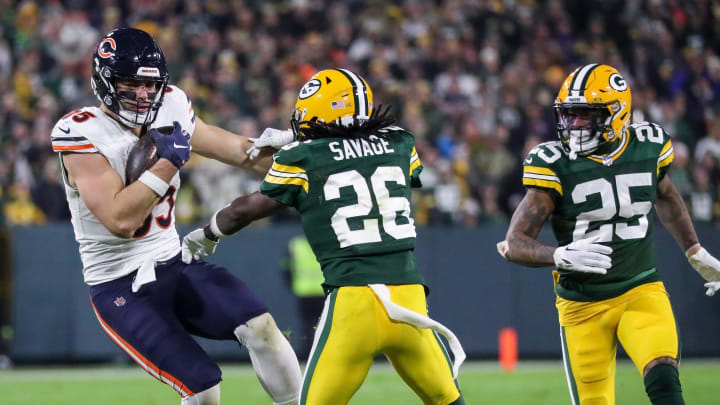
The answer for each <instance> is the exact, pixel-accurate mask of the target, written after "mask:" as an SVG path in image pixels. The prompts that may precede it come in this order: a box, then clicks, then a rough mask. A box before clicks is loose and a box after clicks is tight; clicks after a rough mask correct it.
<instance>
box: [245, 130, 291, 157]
mask: <svg viewBox="0 0 720 405" xmlns="http://www.w3.org/2000/svg"><path fill="white" fill-rule="evenodd" d="M248 140H249V141H250V142H252V143H253V146H251V147H250V148H249V149H248V150H247V154H248V155H250V160H253V159H255V158H256V157H258V155H259V154H260V149H262V148H267V147H270V148H273V149H280V148H282V147H283V146H285V145H287V144H289V143H291V142H293V141H294V140H295V135H293V133H292V131H291V130H289V129H286V130H280V129H275V128H265V130H264V131H263V133H262V134H260V137H258V138H250V139H248Z"/></svg>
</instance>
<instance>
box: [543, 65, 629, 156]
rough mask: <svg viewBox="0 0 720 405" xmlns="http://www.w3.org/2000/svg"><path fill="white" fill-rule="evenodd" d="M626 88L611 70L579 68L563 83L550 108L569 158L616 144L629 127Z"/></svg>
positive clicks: (616, 72)
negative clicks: (611, 143)
mask: <svg viewBox="0 0 720 405" xmlns="http://www.w3.org/2000/svg"><path fill="white" fill-rule="evenodd" d="M631 102H632V96H631V94H630V86H628V84H627V82H626V81H625V78H623V77H622V75H621V74H620V72H618V71H617V69H615V68H614V67H612V66H608V65H601V64H598V63H592V64H589V65H584V66H580V67H579V68H577V69H575V71H574V72H572V73H571V74H570V76H568V77H567V78H566V79H565V82H564V83H563V85H562V87H561V88H560V92H559V93H558V96H557V98H556V99H555V104H553V107H554V109H555V115H556V118H557V133H558V136H559V137H560V141H561V142H562V144H563V147H565V149H566V150H567V151H568V152H569V153H570V158H571V159H575V158H576V157H577V156H578V155H579V156H587V155H589V154H591V153H593V152H595V151H596V150H597V149H598V148H599V147H600V146H602V145H603V144H605V143H608V142H614V141H615V140H617V139H618V138H619V137H620V136H621V134H622V133H623V131H624V130H625V128H626V127H627V126H628V124H629V123H630V107H631Z"/></svg>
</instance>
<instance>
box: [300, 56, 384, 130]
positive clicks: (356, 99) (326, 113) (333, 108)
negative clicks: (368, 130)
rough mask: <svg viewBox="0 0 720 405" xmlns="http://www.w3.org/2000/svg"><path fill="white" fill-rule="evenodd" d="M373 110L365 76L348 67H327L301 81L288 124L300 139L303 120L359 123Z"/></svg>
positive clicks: (341, 124) (303, 124)
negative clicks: (307, 79) (301, 85)
mask: <svg viewBox="0 0 720 405" xmlns="http://www.w3.org/2000/svg"><path fill="white" fill-rule="evenodd" d="M372 111H373V93H372V90H371V89H370V86H368V84H367V82H366V81H365V79H363V78H362V77H361V76H360V75H358V74H357V73H354V72H352V71H350V70H347V69H326V70H322V71H320V72H318V73H316V74H315V75H314V76H313V77H312V78H310V80H309V81H308V82H307V83H305V85H303V87H302V88H301V89H300V94H298V99H297V102H296V103H295V111H294V112H293V116H292V119H291V120H290V124H291V126H292V130H293V133H294V134H295V139H300V138H301V136H302V134H301V128H304V127H307V124H306V122H308V121H311V122H316V123H325V124H336V125H339V126H343V127H347V126H350V125H353V124H356V123H362V122H364V121H367V120H368V119H369V118H370V115H371V114H372Z"/></svg>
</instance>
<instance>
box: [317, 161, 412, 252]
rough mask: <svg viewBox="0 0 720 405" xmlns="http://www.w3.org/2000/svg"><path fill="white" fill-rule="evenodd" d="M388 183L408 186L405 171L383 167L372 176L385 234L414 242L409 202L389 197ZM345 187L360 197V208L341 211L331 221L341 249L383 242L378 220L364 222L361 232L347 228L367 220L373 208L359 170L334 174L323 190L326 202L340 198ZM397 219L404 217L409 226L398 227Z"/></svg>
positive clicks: (401, 198)
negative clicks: (351, 222) (350, 221)
mask: <svg viewBox="0 0 720 405" xmlns="http://www.w3.org/2000/svg"><path fill="white" fill-rule="evenodd" d="M388 182H393V183H397V184H401V185H403V186H404V185H406V182H405V175H404V173H403V170H402V169H401V168H400V167H398V166H380V167H378V168H377V169H376V170H375V172H374V173H373V175H372V176H370V185H371V186H372V192H373V194H374V195H375V200H376V201H377V206H378V210H379V211H380V215H381V216H382V221H383V223H382V224H383V230H384V231H385V233H386V234H388V235H390V236H391V237H392V238H394V239H404V238H414V237H415V225H414V221H413V219H412V218H411V217H410V201H408V199H407V198H405V197H390V191H388V189H387V186H386V185H385V184H386V183H388ZM342 187H352V188H353V190H354V191H355V194H357V204H352V205H347V206H344V207H340V208H338V209H337V210H336V211H335V213H334V214H333V216H332V218H331V219H330V222H331V226H332V228H333V230H334V231H335V235H336V236H337V239H338V242H339V243H340V247H341V248H344V247H348V246H353V245H360V244H364V243H374V242H380V241H382V236H381V235H380V229H379V226H378V222H379V221H378V218H367V219H364V220H363V227H362V228H361V229H355V230H351V229H350V225H349V224H348V219H350V218H355V217H364V216H368V215H369V214H370V211H371V210H372V208H373V206H374V204H373V198H372V196H371V194H370V188H369V187H368V183H367V180H366V179H365V178H364V177H363V176H362V175H361V174H360V173H359V172H358V171H357V170H348V171H345V172H340V173H335V174H332V175H330V176H329V177H328V179H327V181H326V182H325V186H324V188H323V192H324V194H325V200H327V201H331V200H335V199H338V198H340V189H341V188H342ZM398 215H400V216H402V217H405V219H406V221H407V223H404V224H398V223H397V217H398Z"/></svg>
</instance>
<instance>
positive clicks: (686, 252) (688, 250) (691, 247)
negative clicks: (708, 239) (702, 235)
mask: <svg viewBox="0 0 720 405" xmlns="http://www.w3.org/2000/svg"><path fill="white" fill-rule="evenodd" d="M697 246H700V242H695V243H693V244H692V246H690V247H689V248H687V250H685V257H686V258H688V259H689V258H690V256H688V254H689V253H690V251H691V250H693V249H695V247H697Z"/></svg>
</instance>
